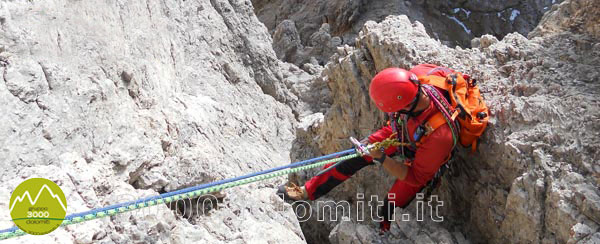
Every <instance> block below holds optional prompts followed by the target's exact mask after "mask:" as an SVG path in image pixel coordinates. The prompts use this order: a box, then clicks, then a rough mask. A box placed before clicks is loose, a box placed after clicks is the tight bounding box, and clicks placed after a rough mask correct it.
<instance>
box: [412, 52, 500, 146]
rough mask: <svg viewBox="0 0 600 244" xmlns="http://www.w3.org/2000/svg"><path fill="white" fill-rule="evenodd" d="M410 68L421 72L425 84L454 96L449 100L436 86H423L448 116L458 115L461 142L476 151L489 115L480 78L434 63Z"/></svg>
mask: <svg viewBox="0 0 600 244" xmlns="http://www.w3.org/2000/svg"><path fill="white" fill-rule="evenodd" d="M410 71H411V72H413V73H415V74H416V75H417V77H418V78H419V81H420V82H421V84H428V85H431V86H435V87H438V88H441V89H442V90H445V91H447V92H448V96H449V98H450V100H449V101H447V102H446V100H447V99H446V98H444V97H443V96H439V94H440V93H439V92H437V90H436V89H431V88H430V87H429V86H423V87H424V88H425V89H424V90H425V92H427V93H428V95H429V97H430V98H432V100H433V101H434V104H436V106H437V107H438V109H439V110H440V111H442V113H443V114H444V117H446V118H449V119H450V120H451V121H453V122H454V121H456V119H458V122H459V124H460V129H459V133H458V134H459V138H460V144H461V145H463V146H464V147H469V146H471V149H472V151H475V150H476V148H477V139H478V138H479V137H480V136H481V134H483V131H484V130H485V128H486V126H487V122H488V119H489V110H488V107H487V106H486V105H485V102H484V101H483V98H482V97H481V94H480V93H479V87H478V86H477V81H476V80H475V79H471V78H470V77H469V76H468V75H463V74H461V73H460V72H455V71H454V70H451V69H448V68H444V67H439V66H436V65H433V64H420V65H417V66H415V67H413V68H412V69H411V70H410ZM428 87H429V88H428ZM448 102H449V103H450V104H448ZM448 105H450V106H448Z"/></svg>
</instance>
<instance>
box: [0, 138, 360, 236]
mask: <svg viewBox="0 0 600 244" xmlns="http://www.w3.org/2000/svg"><path fill="white" fill-rule="evenodd" d="M360 155H361V154H359V153H358V151H357V150H356V149H348V150H345V151H341V152H337V153H332V154H329V155H325V156H321V157H317V158H313V159H309V160H305V161H300V162H296V163H292V164H288V165H284V166H279V167H275V168H272V169H267V170H263V171H260V172H255V173H251V174H247V175H243V176H238V177H235V178H230V179H224V180H220V181H215V182H211V183H206V184H201V185H197V186H192V187H188V188H184V189H180V190H177V191H172V192H167V193H163V194H160V195H157V196H151V197H146V198H142V199H138V200H134V201H129V202H124V203H118V204H114V205H110V206H107V207H103V208H97V209H92V210H89V211H85V212H80V213H75V214H70V215H68V216H66V217H65V219H64V221H63V222H62V224H61V226H66V225H71V224H77V223H81V222H85V221H90V220H94V219H99V218H103V217H107V216H114V215H117V214H120V213H125V212H129V211H133V210H136V209H141V208H145V207H150V206H155V205H158V204H165V203H170V202H175V201H178V200H184V199H189V198H194V197H199V196H201V195H204V194H208V193H211V192H217V191H221V190H223V189H227V188H231V187H235V186H240V185H245V184H249V183H252V182H257V181H262V180H266V179H270V178H274V177H278V176H282V175H287V174H289V173H294V172H298V171H302V170H307V169H311V168H316V167H319V166H323V165H325V164H328V163H332V162H339V161H344V160H348V159H351V158H355V157H359V156H360ZM322 160H325V161H322ZM25 234H27V233H25V232H24V231H23V230H21V229H19V228H18V227H16V226H14V227H12V228H9V229H4V230H0V240H5V239H9V238H14V237H18V236H23V235H25Z"/></svg>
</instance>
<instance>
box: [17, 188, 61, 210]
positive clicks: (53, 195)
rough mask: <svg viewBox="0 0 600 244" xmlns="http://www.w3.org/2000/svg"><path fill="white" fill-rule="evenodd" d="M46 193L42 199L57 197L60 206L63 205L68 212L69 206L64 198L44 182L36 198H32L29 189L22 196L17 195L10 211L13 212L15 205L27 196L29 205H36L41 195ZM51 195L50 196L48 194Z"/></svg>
mask: <svg viewBox="0 0 600 244" xmlns="http://www.w3.org/2000/svg"><path fill="white" fill-rule="evenodd" d="M43 193H46V194H45V195H44V197H42V199H50V198H53V199H55V200H56V201H57V202H58V204H60V206H61V207H62V209H63V210H64V211H65V212H66V211H67V207H66V206H65V204H64V203H63V202H62V200H61V199H60V196H59V195H58V194H54V192H52V189H50V187H49V186H48V185H46V184H44V185H43V186H42V188H41V189H40V191H39V192H38V194H37V195H36V196H35V199H34V200H31V194H29V191H25V193H23V195H21V196H20V197H16V198H15V200H14V201H13V202H12V204H11V205H10V212H11V213H12V211H13V208H14V207H15V205H16V204H17V203H21V202H23V200H25V198H27V199H28V200H29V206H30V207H33V206H35V204H36V203H37V201H38V200H39V199H40V196H41V195H42V194H43ZM47 195H49V196H47Z"/></svg>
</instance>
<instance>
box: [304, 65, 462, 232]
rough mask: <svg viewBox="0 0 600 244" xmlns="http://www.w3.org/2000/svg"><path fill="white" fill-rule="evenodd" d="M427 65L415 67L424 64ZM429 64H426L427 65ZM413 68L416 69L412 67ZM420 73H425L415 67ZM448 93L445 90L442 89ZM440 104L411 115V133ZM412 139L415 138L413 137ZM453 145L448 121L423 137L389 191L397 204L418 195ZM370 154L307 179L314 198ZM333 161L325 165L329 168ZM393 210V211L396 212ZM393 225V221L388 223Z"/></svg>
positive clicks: (381, 135) (380, 136)
mask: <svg viewBox="0 0 600 244" xmlns="http://www.w3.org/2000/svg"><path fill="white" fill-rule="evenodd" d="M421 66H423V65H420V66H417V67H415V69H417V68H424V67H421ZM425 68H426V67H425ZM411 71H413V70H411ZM415 71H416V73H422V72H421V71H420V70H415ZM438 91H440V92H442V94H444V93H445V91H443V90H441V89H438ZM439 112H440V111H439V110H438V108H437V107H436V106H435V105H434V104H433V102H432V101H430V104H429V107H428V108H427V109H425V111H423V112H422V113H421V114H420V115H418V116H417V117H411V118H409V119H408V121H407V129H408V135H414V134H415V130H416V129H417V127H418V126H419V125H421V124H423V123H424V122H426V121H427V120H428V119H429V118H431V117H432V116H433V115H435V114H437V113H439ZM392 133H393V132H392V128H391V127H390V126H385V127H383V128H381V129H380V130H378V131H377V132H375V133H373V134H372V135H370V136H369V137H368V139H369V142H370V143H374V142H379V141H382V140H384V139H386V138H388V137H390V135H392ZM410 140H411V141H412V140H413V138H410ZM452 149H453V138H452V132H451V130H450V127H449V126H448V124H443V125H441V126H440V127H438V128H437V129H435V130H434V131H433V132H432V133H431V134H430V135H429V136H427V137H425V138H423V139H422V140H421V141H420V144H419V146H418V147H417V149H416V151H415V154H414V158H413V159H412V161H410V162H405V163H408V164H409V165H410V166H409V168H408V173H407V175H406V177H405V178H404V179H402V180H400V179H396V181H395V182H394V184H393V186H392V188H391V189H390V190H389V193H388V201H389V202H393V203H394V206H396V207H405V206H406V205H407V204H408V203H410V202H411V200H412V199H413V198H414V197H415V195H416V193H418V192H419V191H420V190H421V189H422V188H423V187H424V186H425V184H426V183H427V182H428V181H429V180H431V179H432V178H433V177H434V176H435V174H436V172H437V171H438V169H439V168H440V167H441V166H442V165H443V164H444V163H445V162H446V161H447V159H448V158H449V155H450V153H451V151H452ZM397 150H399V149H398V148H396V147H390V148H388V149H387V150H385V153H386V154H387V155H392V154H394V153H395V152H396V151H397ZM371 161H372V159H371V158H370V157H364V158H355V159H350V160H347V161H345V162H344V163H341V164H338V165H337V166H335V167H336V168H335V169H332V170H329V171H327V172H325V173H323V174H320V175H317V176H315V177H313V178H312V179H310V180H309V181H307V182H306V183H305V185H304V186H305V188H306V191H307V193H308V196H309V198H310V199H311V200H315V199H317V198H319V197H321V196H322V195H324V194H326V193H327V192H329V191H330V190H331V189H333V188H334V187H335V186H337V185H339V184H340V183H342V182H343V181H344V180H346V179H348V178H350V177H351V176H352V175H353V174H354V173H356V172H357V171H358V170H360V169H361V168H363V167H365V166H368V165H372V164H373V163H371ZM331 165H333V164H328V165H325V166H324V168H328V167H330V166H331ZM392 214H393V213H392ZM388 228H389V224H388Z"/></svg>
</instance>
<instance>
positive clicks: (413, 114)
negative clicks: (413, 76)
mask: <svg viewBox="0 0 600 244" xmlns="http://www.w3.org/2000/svg"><path fill="white" fill-rule="evenodd" d="M420 100H421V84H418V86H417V95H416V96H415V99H413V102H412V105H411V106H410V109H409V110H408V111H405V110H400V111H398V113H401V114H406V115H408V117H417V116H419V115H420V114H421V113H422V112H423V111H424V110H421V111H418V112H414V111H415V109H416V108H417V105H418V104H419V101H420Z"/></svg>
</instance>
